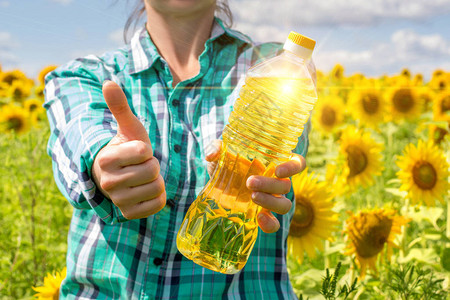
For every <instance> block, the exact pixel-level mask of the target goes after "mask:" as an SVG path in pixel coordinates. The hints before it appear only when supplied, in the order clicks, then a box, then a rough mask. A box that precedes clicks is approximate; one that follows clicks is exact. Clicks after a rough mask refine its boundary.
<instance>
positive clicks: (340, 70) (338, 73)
mask: <svg viewBox="0 0 450 300" xmlns="http://www.w3.org/2000/svg"><path fill="white" fill-rule="evenodd" d="M329 76H330V77H331V78H332V79H333V80H335V81H341V80H342V79H344V67H343V66H342V65H341V64H336V65H335V66H334V67H333V69H332V70H331V72H330V74H329Z"/></svg>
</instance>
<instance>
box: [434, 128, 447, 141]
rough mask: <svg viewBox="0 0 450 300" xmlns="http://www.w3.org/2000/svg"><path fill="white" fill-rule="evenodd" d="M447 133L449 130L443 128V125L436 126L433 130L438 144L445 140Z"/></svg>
mask: <svg viewBox="0 0 450 300" xmlns="http://www.w3.org/2000/svg"><path fill="white" fill-rule="evenodd" d="M446 135H447V130H445V129H443V128H441V127H436V129H435V130H434V131H433V140H434V142H435V143H436V144H438V145H439V144H440V143H441V142H442V141H443V140H444V137H445V136H446Z"/></svg>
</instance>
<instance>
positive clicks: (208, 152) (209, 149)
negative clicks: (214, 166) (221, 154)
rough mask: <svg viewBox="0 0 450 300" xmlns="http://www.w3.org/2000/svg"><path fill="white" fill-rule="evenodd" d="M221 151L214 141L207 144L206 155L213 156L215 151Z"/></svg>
mask: <svg viewBox="0 0 450 300" xmlns="http://www.w3.org/2000/svg"><path fill="white" fill-rule="evenodd" d="M218 151H219V149H218V148H217V147H216V146H215V145H214V143H210V144H209V145H208V146H206V148H205V156H206V157H208V156H211V155H213V154H215V153H217V152H218Z"/></svg>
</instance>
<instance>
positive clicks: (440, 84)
mask: <svg viewBox="0 0 450 300" xmlns="http://www.w3.org/2000/svg"><path fill="white" fill-rule="evenodd" d="M429 85H430V87H431V88H432V89H434V90H435V91H436V92H442V91H444V90H445V89H446V88H447V87H448V86H449V85H448V82H447V78H446V77H445V76H444V74H441V75H436V76H433V77H432V78H431V80H430V83H429Z"/></svg>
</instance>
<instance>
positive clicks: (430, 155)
mask: <svg viewBox="0 0 450 300" xmlns="http://www.w3.org/2000/svg"><path fill="white" fill-rule="evenodd" d="M397 166H398V167H399V168H400V171H398V172H397V176H398V177H399V178H400V180H401V181H402V185H401V187H400V190H403V191H406V192H408V197H409V198H410V199H411V201H412V202H413V203H415V204H422V202H425V204H426V205H427V206H434V204H435V200H436V199H437V200H439V201H440V202H441V203H443V202H444V196H445V194H447V193H448V191H449V188H450V184H449V182H448V176H449V171H448V168H449V165H448V163H447V161H446V159H445V156H444V153H443V152H442V151H441V150H440V149H439V147H438V146H436V145H435V144H433V142H432V141H430V142H428V143H425V142H423V141H422V140H419V143H418V145H417V147H416V146H414V145H413V144H409V145H407V146H406V147H405V149H404V151H403V156H400V157H399V158H398V160H397Z"/></svg>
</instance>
